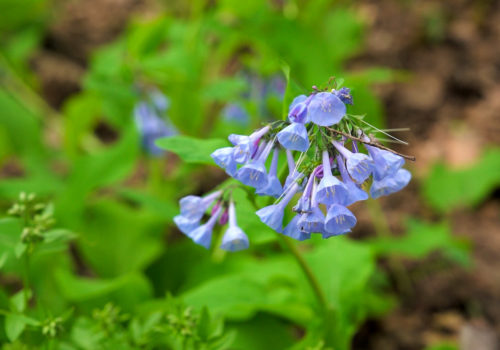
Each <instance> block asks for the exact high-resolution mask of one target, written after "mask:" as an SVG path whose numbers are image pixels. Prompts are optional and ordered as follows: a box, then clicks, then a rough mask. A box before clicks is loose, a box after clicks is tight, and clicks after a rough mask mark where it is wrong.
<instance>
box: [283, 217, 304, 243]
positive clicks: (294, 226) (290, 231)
mask: <svg viewBox="0 0 500 350" xmlns="http://www.w3.org/2000/svg"><path fill="white" fill-rule="evenodd" d="M300 217H301V215H295V216H294V217H293V219H292V221H290V222H289V223H288V225H286V227H285V229H284V230H283V234H284V235H285V236H288V237H291V238H293V239H296V240H298V241H305V240H306V239H309V238H311V234H310V233H307V232H302V231H301V230H299V219H300Z"/></svg>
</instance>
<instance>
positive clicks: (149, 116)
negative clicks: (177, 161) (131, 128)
mask: <svg viewBox="0 0 500 350" xmlns="http://www.w3.org/2000/svg"><path fill="white" fill-rule="evenodd" d="M134 119H135V124H136V126H137V129H138V130H139V132H140V134H141V139H142V145H143V147H144V149H145V150H146V151H147V152H148V153H149V154H151V155H153V156H159V155H162V154H163V153H164V150H162V149H161V148H159V147H158V146H156V144H155V142H156V140H157V139H159V138H162V137H168V136H172V135H175V134H177V130H176V129H175V127H174V126H173V125H172V124H168V123H167V122H166V121H165V120H163V119H162V118H160V117H159V116H158V114H157V112H156V110H155V109H154V107H153V106H151V105H150V104H149V103H147V102H144V101H143V102H139V103H138V104H137V105H136V107H135V108H134Z"/></svg>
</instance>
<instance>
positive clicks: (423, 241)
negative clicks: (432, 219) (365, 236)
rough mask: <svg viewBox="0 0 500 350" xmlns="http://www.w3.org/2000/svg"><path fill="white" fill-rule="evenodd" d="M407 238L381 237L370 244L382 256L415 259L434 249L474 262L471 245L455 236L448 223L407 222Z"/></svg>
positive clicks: (459, 260) (465, 261)
mask: <svg viewBox="0 0 500 350" xmlns="http://www.w3.org/2000/svg"><path fill="white" fill-rule="evenodd" d="M407 230H408V231H407V233H406V235H404V236H403V237H400V238H396V237H381V238H376V239H373V240H369V241H368V244H369V246H370V247H372V248H373V249H374V251H375V252H376V254H379V255H402V256H405V257H411V258H414V259H421V258H425V257H426V256H427V255H429V254H430V253H432V252H434V251H441V252H443V253H444V254H445V255H446V256H448V257H449V258H451V259H453V260H455V261H456V262H458V263H460V264H462V265H465V266H467V265H469V264H470V256H469V245H468V244H467V242H465V241H463V240H460V239H458V238H456V237H453V236H452V235H451V229H450V226H449V224H448V223H447V222H441V223H436V224H429V223H426V222H423V221H420V220H417V219H412V220H409V221H408V222H407Z"/></svg>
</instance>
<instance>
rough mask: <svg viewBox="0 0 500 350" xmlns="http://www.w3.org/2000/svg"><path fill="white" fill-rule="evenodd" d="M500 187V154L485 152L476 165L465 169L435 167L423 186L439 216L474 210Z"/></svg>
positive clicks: (497, 151) (494, 150)
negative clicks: (472, 207) (450, 212)
mask: <svg viewBox="0 0 500 350" xmlns="http://www.w3.org/2000/svg"><path fill="white" fill-rule="evenodd" d="M499 184H500V150H499V149H495V148H493V149H490V150H487V151H485V152H484V154H483V155H482V156H481V158H480V159H479V160H478V161H477V163H476V164H474V165H472V166H470V167H467V168H465V169H459V170H454V169H449V168H448V167H446V166H445V165H444V164H436V165H435V166H434V167H433V168H432V171H431V173H430V175H429V177H428V179H427V180H426V181H425V182H424V196H425V198H426V199H427V200H428V201H429V204H431V205H432V206H433V208H435V209H436V210H439V211H440V212H449V211H450V210H452V209H454V208H456V207H462V206H467V207H470V206H474V205H477V204H479V203H480V202H481V201H483V200H484V199H485V198H486V197H487V196H488V195H490V193H491V191H492V190H494V189H495V188H496V187H497V186H498V185H499Z"/></svg>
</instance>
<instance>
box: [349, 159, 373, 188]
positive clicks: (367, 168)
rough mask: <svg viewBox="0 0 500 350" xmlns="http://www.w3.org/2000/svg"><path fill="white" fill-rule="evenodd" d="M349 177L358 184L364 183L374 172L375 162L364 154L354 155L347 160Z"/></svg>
mask: <svg viewBox="0 0 500 350" xmlns="http://www.w3.org/2000/svg"><path fill="white" fill-rule="evenodd" d="M346 167H347V171H348V172H349V175H351V177H352V178H353V179H354V181H356V182H357V183H363V182H364V181H365V180H366V179H367V178H368V177H369V176H370V175H371V173H372V171H373V160H372V159H371V158H370V157H369V156H367V155H366V154H363V153H353V154H352V155H351V156H349V157H348V158H347V160H346Z"/></svg>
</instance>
